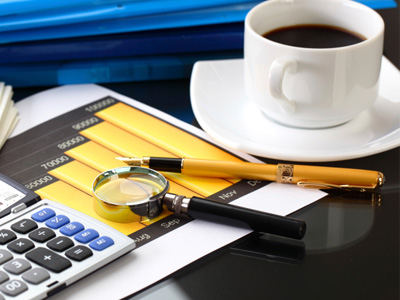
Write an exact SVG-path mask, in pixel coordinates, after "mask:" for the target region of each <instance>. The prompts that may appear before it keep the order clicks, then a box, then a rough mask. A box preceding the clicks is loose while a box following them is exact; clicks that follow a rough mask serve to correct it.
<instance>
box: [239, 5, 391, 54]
mask: <svg viewBox="0 0 400 300" xmlns="http://www.w3.org/2000/svg"><path fill="white" fill-rule="evenodd" d="M288 2H292V3H294V2H299V3H300V2H302V4H304V3H307V2H308V3H318V4H322V3H321V0H292V1H287V0H284V1H282V0H268V1H265V2H261V3H259V4H257V5H256V6H254V7H253V8H252V9H251V10H250V11H249V12H248V14H247V15H246V18H245V22H244V26H245V32H246V31H247V32H248V33H251V34H253V35H255V36H256V38H257V39H260V40H261V41H263V42H264V43H271V44H273V45H279V46H281V47H285V48H294V49H298V50H300V51H318V52H323V51H340V50H348V49H350V48H359V47H364V46H365V45H366V44H369V43H374V41H375V40H377V39H379V38H381V37H382V36H383V34H384V30H385V23H384V21H383V19H382V17H381V16H380V15H379V14H378V13H377V12H376V11H375V10H373V9H372V8H370V7H368V6H366V5H364V4H362V3H359V2H355V1H349V0H325V1H324V4H326V3H327V2H330V3H333V4H336V3H337V4H338V5H339V4H340V5H345V6H352V7H354V8H357V9H363V10H364V11H368V12H369V13H371V14H373V15H374V16H375V18H376V20H377V21H378V24H379V28H378V29H377V30H376V33H375V34H374V35H373V36H371V37H369V38H368V37H366V38H365V40H363V41H361V42H359V43H356V44H351V45H347V46H339V47H331V48H305V47H299V46H292V45H286V44H281V43H278V42H275V41H272V40H269V39H267V38H265V37H263V36H262V34H260V33H258V32H256V30H255V29H254V28H253V27H252V25H251V24H250V22H251V18H252V17H253V15H254V14H256V13H259V12H258V10H260V9H262V7H264V6H271V5H274V4H275V3H282V4H285V3H288ZM314 24H315V25H327V26H332V25H330V24H324V23H321V22H318V23H312V22H310V23H304V22H302V23H299V24H294V25H288V26H296V25H314ZM279 27H284V26H277V27H276V28H273V29H271V30H274V29H277V28H279ZM336 27H339V28H342V29H344V30H349V29H348V28H345V27H342V26H336ZM349 31H350V32H354V31H352V30H349ZM266 32H268V31H266ZM357 34H359V33H358V32H357Z"/></svg>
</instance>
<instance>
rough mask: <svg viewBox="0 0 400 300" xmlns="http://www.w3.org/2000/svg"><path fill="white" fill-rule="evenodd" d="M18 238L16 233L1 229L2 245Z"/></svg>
mask: <svg viewBox="0 0 400 300" xmlns="http://www.w3.org/2000/svg"><path fill="white" fill-rule="evenodd" d="M16 238H17V236H16V235H15V233H14V232H12V231H11V230H8V229H1V230H0V245H4V244H7V243H9V242H11V241H12V240H15V239H16Z"/></svg>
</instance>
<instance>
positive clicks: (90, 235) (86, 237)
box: [75, 229, 99, 244]
mask: <svg viewBox="0 0 400 300" xmlns="http://www.w3.org/2000/svg"><path fill="white" fill-rule="evenodd" d="M98 237H99V233H98V232H97V231H96V230H94V229H86V230H84V231H82V232H80V233H78V234H77V235H76V236H75V240H77V241H78V242H80V243H85V244H86V243H89V242H90V241H92V240H94V239H96V238H98Z"/></svg>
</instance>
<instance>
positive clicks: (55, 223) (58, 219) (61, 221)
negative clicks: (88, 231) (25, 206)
mask: <svg viewBox="0 0 400 300" xmlns="http://www.w3.org/2000/svg"><path fill="white" fill-rule="evenodd" d="M68 223H69V219H68V217H67V216H64V215H57V216H55V217H53V218H51V219H50V220H47V221H46V223H45V224H46V226H48V227H50V228H53V229H58V228H60V227H61V226H64V225H65V224H68Z"/></svg>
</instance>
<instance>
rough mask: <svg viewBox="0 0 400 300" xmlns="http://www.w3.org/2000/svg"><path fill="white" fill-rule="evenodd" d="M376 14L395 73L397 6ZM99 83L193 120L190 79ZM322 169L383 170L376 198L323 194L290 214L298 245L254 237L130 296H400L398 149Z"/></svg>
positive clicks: (304, 297)
mask: <svg viewBox="0 0 400 300" xmlns="http://www.w3.org/2000/svg"><path fill="white" fill-rule="evenodd" d="M379 12H380V13H381V14H382V16H383V17H384V19H385V23H386V28H387V30H386V31H387V32H386V37H385V55H386V56H387V57H388V58H389V59H390V60H391V61H392V62H393V63H394V64H395V65H396V66H397V67H398V68H399V60H400V57H399V9H398V8H397V9H390V10H382V11H379ZM104 86H106V87H109V88H111V89H113V90H115V91H116V92H120V93H122V94H125V95H127V96H129V97H132V98H135V99H138V100H140V101H143V102H145V103H147V104H150V105H152V106H154V107H157V108H160V109H162V110H164V111H166V112H168V113H170V114H172V115H175V116H177V117H179V118H181V119H183V120H185V121H187V122H189V123H190V122H192V121H193V114H192V112H191V107H190V98H189V80H174V81H162V82H144V83H129V84H126V83H123V84H105V85H104ZM29 92H32V89H28V90H24V89H19V90H17V91H16V97H17V98H18V97H20V98H22V97H24V96H26V95H25V94H24V93H29ZM171 99H173V100H171ZM264 160H265V161H266V162H269V163H276V161H273V160H269V159H264ZM320 165H327V166H340V167H352V168H363V169H372V170H379V171H382V172H383V173H384V174H385V176H386V183H385V185H384V186H383V188H382V189H381V193H380V194H381V198H382V199H381V201H380V202H373V201H371V200H368V199H358V198H357V197H352V196H347V198H344V197H343V196H338V195H334V196H327V197H326V198H324V199H322V200H320V201H318V202H317V203H315V204H313V205H310V206H308V207H306V208H304V209H302V210H300V211H298V212H296V213H295V214H293V216H295V217H298V218H301V219H304V220H306V222H307V226H308V229H307V234H306V236H305V238H304V239H303V241H301V242H297V241H289V240H285V239H278V238H275V237H271V236H267V235H261V236H260V235H257V234H252V235H250V236H248V237H246V238H244V239H242V240H240V241H238V242H236V243H234V244H233V245H229V246H227V247H225V248H223V249H221V250H218V251H216V252H215V253H212V254H210V255H208V256H207V257H205V258H203V259H200V260H199V261H197V262H195V263H193V264H191V265H190V266H188V267H186V268H184V269H183V270H180V271H178V272H177V273H176V274H173V275H172V276H171V277H170V278H169V279H167V280H166V281H164V282H161V283H159V284H157V285H155V286H153V287H152V288H150V289H147V290H146V291H143V292H142V293H140V294H138V295H136V296H135V297H134V299H139V298H140V299H171V298H172V299H267V297H268V299H399V296H400V292H399V282H400V278H399V266H400V261H399V256H400V255H399V224H400V223H399V201H400V178H399V173H400V171H399V169H400V149H399V148H397V149H393V150H390V151H387V152H384V153H381V154H377V155H373V156H369V157H364V158H360V159H354V160H348V161H340V162H332V163H323V164H320ZM139 276H140V275H139Z"/></svg>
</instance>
